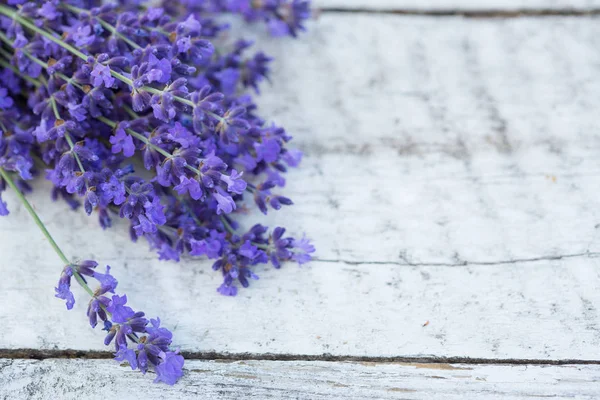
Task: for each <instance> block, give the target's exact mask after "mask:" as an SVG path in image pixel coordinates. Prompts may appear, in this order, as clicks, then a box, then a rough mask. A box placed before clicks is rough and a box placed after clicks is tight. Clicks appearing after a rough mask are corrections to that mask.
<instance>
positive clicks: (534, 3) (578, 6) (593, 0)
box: [313, 0, 600, 12]
mask: <svg viewBox="0 0 600 400" xmlns="http://www.w3.org/2000/svg"><path fill="white" fill-rule="evenodd" d="M313 3H314V6H315V7H316V8H319V7H321V8H325V9H327V8H336V9H342V10H343V9H356V10H387V11H395V10H403V11H434V12H436V11H437V12H439V11H474V10H478V11H516V10H557V9H563V10H590V9H593V8H596V7H600V1H599V0H485V1H481V0H420V1H414V0H314V2H313Z"/></svg>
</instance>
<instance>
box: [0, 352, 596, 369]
mask: <svg viewBox="0 0 600 400" xmlns="http://www.w3.org/2000/svg"><path fill="white" fill-rule="evenodd" d="M181 354H182V355H183V356H184V357H185V359H187V360H205V361H208V360H221V361H231V362H234V361H249V360H252V361H331V362H356V363H373V364H376V363H381V364H390V363H402V364H473V365H475V364H481V365H577V364H582V365H583V364H585V365H600V360H582V359H559V360H544V359H519V358H471V357H433V356H397V357H369V356H336V355H332V354H320V355H301V354H300V355H298V354H273V353H221V352H215V351H203V352H187V351H182V352H181ZM113 357H114V353H113V352H109V351H83V350H40V349H0V358H6V359H13V360H18V359H32V360H46V359H54V358H62V359H72V358H82V359H88V360H106V359H112V358H113Z"/></svg>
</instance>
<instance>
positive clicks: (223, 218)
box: [220, 215, 235, 235]
mask: <svg viewBox="0 0 600 400" xmlns="http://www.w3.org/2000/svg"><path fill="white" fill-rule="evenodd" d="M220 218H221V222H222V223H223V226H225V229H227V231H228V232H229V233H231V234H232V235H235V229H233V227H232V226H231V225H230V224H229V222H228V221H227V218H225V217H224V216H222V215H221V216H220Z"/></svg>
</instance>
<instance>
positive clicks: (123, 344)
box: [0, 0, 314, 384]
mask: <svg viewBox="0 0 600 400" xmlns="http://www.w3.org/2000/svg"><path fill="white" fill-rule="evenodd" d="M155 4H156V2H154V1H139V0H138V1H127V0H120V1H117V2H116V3H113V4H104V2H102V1H101V0H64V1H59V0H2V1H0V26H1V28H0V75H1V78H2V79H1V80H0V82H2V83H1V84H0V85H1V86H0V132H1V135H0V172H2V173H3V174H10V176H11V177H14V178H11V179H12V180H13V181H14V187H15V188H17V189H18V190H19V191H21V192H24V193H27V192H29V191H31V187H30V186H29V184H28V183H27V181H29V180H31V179H32V178H33V177H34V176H36V175H37V174H38V173H40V172H42V175H44V176H45V177H46V179H48V180H49V181H51V182H52V184H53V190H52V198H53V199H59V198H60V199H63V200H65V201H66V202H67V203H68V204H69V205H70V206H71V207H72V208H74V209H76V208H78V207H79V206H80V205H81V204H83V206H84V207H83V208H84V210H85V212H86V213H87V214H88V215H91V214H95V215H97V217H98V220H99V223H100V225H101V227H102V228H108V227H110V226H111V225H112V220H113V218H115V217H116V216H119V217H120V218H124V219H127V220H129V226H130V229H129V231H130V236H131V238H132V240H134V241H136V240H137V239H139V238H141V237H143V238H145V239H146V240H147V241H148V243H149V244H150V246H151V248H152V249H154V250H155V251H156V252H157V254H158V257H159V258H160V259H161V260H175V261H179V259H180V258H181V257H182V256H206V257H207V258H209V259H211V260H214V263H213V269H214V270H215V271H221V273H222V274H223V283H222V285H221V286H220V287H219V288H218V289H217V290H218V292H219V293H221V294H223V295H229V296H234V295H236V294H237V291H238V285H241V286H243V287H247V286H248V285H249V281H250V280H251V279H258V276H257V275H256V271H255V266H256V265H258V264H267V263H271V264H272V265H273V266H274V267H275V268H280V266H281V264H282V262H285V261H295V262H297V263H299V264H303V263H306V262H308V261H309V260H310V259H311V254H312V253H313V252H314V247H313V246H312V245H311V244H310V242H309V241H308V240H306V239H305V238H302V239H294V238H292V237H284V231H285V230H284V229H283V228H275V229H274V230H273V231H272V233H270V234H269V232H268V229H267V227H265V226H262V225H260V224H257V225H255V226H253V227H252V228H251V229H250V230H248V231H247V232H244V233H242V232H238V229H239V224H238V223H237V222H236V221H235V215H236V210H237V209H238V208H240V206H242V205H245V204H247V203H248V201H250V202H253V203H255V204H256V206H257V208H258V209H260V211H261V212H262V213H264V214H266V213H267V212H268V211H269V210H270V209H273V210H279V209H280V208H282V207H283V206H289V205H291V204H292V201H291V200H290V199H289V198H287V197H285V196H282V195H280V194H279V193H278V191H279V190H280V188H281V187H283V186H284V185H285V178H284V174H285V173H286V171H287V170H288V168H290V167H296V166H297V165H298V164H299V162H300V159H301V153H300V152H299V151H297V150H294V149H291V148H289V147H288V143H289V142H290V140H291V139H292V137H291V136H290V135H289V134H288V133H287V132H286V131H285V129H283V128H281V127H279V126H275V125H272V124H269V123H267V122H266V121H265V120H264V119H263V118H261V117H260V116H259V115H258V111H257V106H256V105H255V104H254V103H253V100H252V96H251V93H250V92H251V91H253V92H256V93H258V92H259V86H260V84H261V83H262V82H263V81H265V80H267V78H268V75H269V68H270V63H271V61H272V59H271V58H270V57H268V56H267V55H265V54H263V53H262V52H258V53H256V54H249V51H250V49H251V47H252V43H251V42H248V41H245V40H239V41H237V42H235V43H232V44H221V45H220V46H219V48H218V49H215V46H214V44H213V43H214V42H215V39H217V38H218V37H219V35H220V34H221V33H222V32H223V31H225V30H226V29H227V28H228V26H227V24H224V23H221V22H219V15H220V14H222V13H237V14H241V15H243V17H244V18H245V19H246V20H248V21H264V22H265V23H266V24H267V26H268V27H269V30H270V32H271V33H272V34H273V35H278V36H281V35H290V36H296V35H297V33H298V32H299V31H302V30H304V25H303V24H304V22H305V21H306V20H307V19H308V18H309V17H310V9H309V2H308V1H307V0H179V1H164V2H163V4H162V7H156V6H154V5H155ZM219 43H221V42H219ZM141 166H143V168H145V169H146V170H147V171H149V172H145V173H141V174H140V173H138V172H137V171H136V168H142V167H141ZM3 176H4V175H3ZM7 176H8V175H6V176H5V177H4V178H0V193H1V192H2V191H3V190H5V189H6V187H7V183H8V184H9V185H10V183H11V182H7V179H8V178H7ZM244 208H245V207H244ZM7 214H8V208H7V205H6V203H5V202H4V201H3V200H2V198H1V197H0V215H7ZM66 264H67V266H66V267H65V268H64V269H63V272H62V274H61V277H60V281H59V284H58V286H57V288H56V293H57V294H56V296H57V297H59V298H61V299H64V300H65V301H66V304H67V308H69V309H70V308H72V307H73V303H74V297H73V294H72V293H71V290H70V282H71V278H72V277H75V278H76V279H77V281H78V282H79V283H80V284H81V285H82V286H84V287H86V288H88V287H87V281H86V279H90V278H94V279H96V280H97V281H98V282H99V283H100V287H99V289H98V290H96V291H95V292H91V290H89V288H88V289H87V290H88V293H90V295H91V296H92V300H91V302H90V304H89V307H88V317H89V320H90V324H91V325H92V326H93V327H94V326H96V325H97V323H98V319H99V320H100V321H102V323H103V325H104V329H106V330H107V331H108V336H107V339H106V344H109V343H111V342H112V341H114V343H115V346H116V347H115V348H116V351H117V360H127V361H128V362H129V364H130V365H131V367H132V368H134V369H137V368H139V369H140V370H141V371H142V372H146V371H147V370H148V367H149V366H152V367H153V369H154V370H155V371H156V372H157V376H158V377H157V380H162V381H165V382H167V383H171V384H172V383H174V382H175V381H176V380H177V379H178V378H179V376H181V367H182V365H183V358H182V357H181V356H180V355H178V354H177V352H173V351H170V350H169V344H170V343H171V336H172V335H171V333H170V332H169V331H168V330H166V329H165V328H161V327H160V321H159V320H158V319H157V320H151V321H150V325H149V321H148V320H147V319H146V318H144V313H140V312H134V311H133V310H132V309H131V308H130V307H128V306H126V300H127V298H126V296H118V295H112V296H110V297H109V295H108V294H107V293H114V290H115V288H116V284H117V282H116V280H115V279H114V278H113V277H112V276H111V275H110V274H109V269H108V268H107V271H106V273H105V274H102V273H98V272H96V271H95V267H96V265H97V264H96V263H95V262H83V263H79V264H73V263H66ZM131 346H133V347H131Z"/></svg>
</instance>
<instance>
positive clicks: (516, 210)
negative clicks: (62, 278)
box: [0, 0, 600, 399]
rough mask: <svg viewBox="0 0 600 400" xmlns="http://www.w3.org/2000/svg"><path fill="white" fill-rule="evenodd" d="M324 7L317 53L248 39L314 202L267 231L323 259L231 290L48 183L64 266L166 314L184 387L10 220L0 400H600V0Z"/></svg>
mask: <svg viewBox="0 0 600 400" xmlns="http://www.w3.org/2000/svg"><path fill="white" fill-rule="evenodd" d="M415 4H418V5H415ZM318 5H320V6H322V7H323V8H324V10H323V12H322V13H321V14H320V18H319V19H318V21H316V22H312V23H311V24H310V31H309V33H307V34H305V35H303V36H302V37H301V39H300V40H298V41H291V40H275V39H270V38H267V37H265V36H264V33H263V30H262V29H260V28H250V30H251V31H252V32H254V33H253V34H255V35H262V36H261V37H260V41H261V47H262V48H263V49H264V50H266V51H267V52H268V53H269V54H273V55H274V56H275V58H276V62H275V63H274V73H273V76H272V82H273V86H272V88H269V89H268V90H265V93H264V94H263V96H262V97H261V98H260V100H259V103H260V104H261V106H262V109H263V115H266V116H269V117H271V118H273V119H274V120H276V121H277V122H279V123H281V124H283V125H284V126H285V127H286V128H288V130H289V131H290V132H292V133H293V134H294V136H295V140H296V144H297V146H299V147H300V148H301V149H302V150H304V151H305V153H306V158H305V160H304V162H303V165H302V166H301V168H299V169H298V170H295V171H293V172H291V173H290V176H289V186H288V188H287V191H286V193H287V194H288V195H289V196H290V197H292V198H293V199H294V201H295V204H296V205H295V206H293V207H290V208H288V209H285V210H282V211H281V212H279V213H272V214H271V215H270V216H269V217H268V219H267V224H270V225H271V226H273V225H275V224H278V223H281V224H283V225H285V226H287V227H288V228H289V230H290V231H291V232H294V233H301V232H303V231H306V232H307V233H308V234H309V236H310V237H311V238H313V239H314V242H315V244H316V245H317V250H318V252H317V260H315V261H314V262H312V263H310V264H309V265H307V266H304V267H302V268H298V267H297V266H296V265H292V264H288V265H285V266H284V268H282V270H280V271H276V270H273V269H271V268H265V269H264V271H260V272H261V273H260V275H261V279H260V280H259V281H257V282H256V283H253V285H252V286H251V288H250V289H247V290H242V291H241V292H240V295H239V296H238V297H236V298H226V297H222V296H220V295H218V294H217V293H216V292H215V288H216V287H217V286H218V285H219V280H220V277H219V275H218V274H216V273H213V272H212V270H211V269H210V262H206V261H197V260H194V261H192V260H184V261H183V262H181V263H179V264H175V263H165V262H161V261H158V260H156V257H155V256H154V255H153V254H151V253H150V252H149V251H148V248H147V245H146V244H145V243H142V242H140V243H137V244H133V243H131V242H130V241H129V239H128V234H127V229H126V226H125V224H124V223H120V224H117V226H116V227H114V228H113V229H111V230H108V231H102V230H101V229H99V228H98V227H97V222H96V220H95V218H88V217H87V216H85V214H84V213H83V212H77V213H74V212H70V211H68V210H67V206H66V205H65V204H63V203H51V202H49V201H48V199H47V190H45V189H47V188H48V186H47V184H46V183H43V182H39V184H40V186H44V185H46V187H45V188H43V189H40V190H38V192H37V193H36V194H34V195H32V196H31V199H32V201H33V203H34V204H35V205H37V208H38V210H41V214H42V219H43V220H44V222H45V223H47V224H48V226H49V229H50V230H51V231H52V232H53V233H54V235H55V237H56V239H57V241H58V242H59V243H60V244H61V245H62V246H63V248H65V250H66V251H67V253H68V254H67V255H68V256H77V257H80V258H94V259H97V260H98V261H99V262H100V263H103V264H110V265H111V266H112V267H113V271H114V273H115V275H116V276H118V277H119V282H120V287H121V289H122V291H123V292H125V293H128V294H130V298H131V300H133V301H134V306H136V307H138V308H140V307H143V308H144V310H145V311H146V312H147V314H148V315H150V316H154V315H160V316H162V317H163V319H164V320H165V322H167V321H168V322H167V324H168V326H169V327H171V328H173V330H174V334H175V338H176V342H177V344H178V345H179V346H181V349H182V351H184V352H185V353H186V355H187V358H188V360H187V362H186V374H185V377H184V378H183V379H182V380H181V381H180V383H178V384H177V385H176V386H174V387H169V386H166V385H155V384H152V383H151V380H152V375H151V376H150V377H148V376H146V377H144V376H142V375H141V374H140V373H139V372H137V371H136V372H132V371H131V370H130V369H129V368H128V367H126V366H119V364H118V363H116V362H114V361H112V360H108V359H107V358H110V357H111V354H110V353H107V352H106V350H107V348H106V347H105V346H104V345H103V343H102V341H103V335H102V332H101V331H99V330H96V331H94V330H91V329H90V328H89V326H88V325H87V324H86V320H85V310H84V306H83V304H85V302H84V295H83V294H81V297H80V298H79V300H80V301H79V302H78V304H79V305H76V306H75V309H74V310H72V311H70V312H67V311H65V309H64V303H63V302H61V301H58V300H56V299H54V297H53V284H54V282H55V281H56V280H57V278H58V275H59V271H60V262H59V260H57V259H56V256H55V255H54V253H53V252H52V249H51V248H50V246H48V244H47V243H46V242H45V240H44V239H43V238H42V236H41V235H40V234H39V233H38V232H37V231H36V228H35V227H34V225H33V224H32V223H31V222H30V220H29V216H28V215H27V214H26V211H25V210H24V209H22V208H18V207H17V206H15V205H13V207H12V209H13V210H14V211H13V213H12V214H11V215H10V217H9V218H2V219H0V237H1V238H2V240H0V264H1V267H2V270H1V272H2V277H1V279H0V326H1V327H2V330H1V333H0V399H20V398H33V399H62V398H65V399H105V398H119V399H129V398H136V399H137V398H157V397H158V396H160V397H161V398H162V399H180V398H187V397H189V398H195V399H196V398H200V399H216V398H226V399H229V398H231V399H240V398H256V399H266V398H276V399H279V398H286V399H287V398H289V399H317V398H340V399H350V398H357V399H363V398H373V399H388V398H389V399H396V398H401V399H463V398H477V399H481V398H501V399H525V398H530V397H552V398H561V399H562V398H569V399H570V398H577V399H597V398H600V311H599V308H600V269H599V265H598V264H599V263H598V257H599V256H600V197H599V195H598V194H599V193H600V134H599V131H600V126H599V122H598V120H599V117H598V115H599V113H598V110H600V96H599V93H600V21H599V20H598V17H595V16H594V15H595V14H597V13H598V10H600V0H570V1H569V0H486V1H483V0H427V1H424V0H423V1H419V2H417V1H414V0H327V1H326V0H321V1H320V2H319V3H318ZM519 10H521V11H522V10H526V14H527V16H525V17H523V16H521V17H518V18H517V17H507V16H506V15H505V16H504V17H501V18H498V17H497V15H495V14H494V13H489V15H487V14H486V13H488V12H489V11H495V12H500V13H501V14H502V13H505V14H510V13H514V12H515V11H519ZM373 11H377V12H373ZM442 11H443V12H442ZM549 11H552V12H551V13H552V14H555V15H552V16H548V15H547V14H549V13H550V12H549ZM464 12H468V13H471V14H473V15H475V14H477V15H478V16H479V17H478V18H466V17H464V16H461V15H459V14H461V13H464ZM406 13H408V14H409V15H405V14H406ZM411 13H412V14H415V15H410V14H411ZM453 13H455V14H457V15H451V14H453ZM440 14H443V15H440ZM586 14H587V15H586ZM246 29H247V28H246ZM6 200H7V201H9V202H11V203H12V204H15V199H14V198H13V197H11V196H10V194H8V193H7V194H6ZM42 205H43V207H42ZM255 217H256V215H251V216H249V217H248V221H250V220H252V219H253V218H255ZM149 288H153V290H152V292H150V291H149ZM155 288H158V290H155ZM151 299H156V300H155V302H152V301H151ZM136 302H137V303H136ZM74 356H77V357H78V358H77V359H73V357H74ZM2 357H3V358H2ZM30 357H33V358H35V359H28V358H30Z"/></svg>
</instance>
